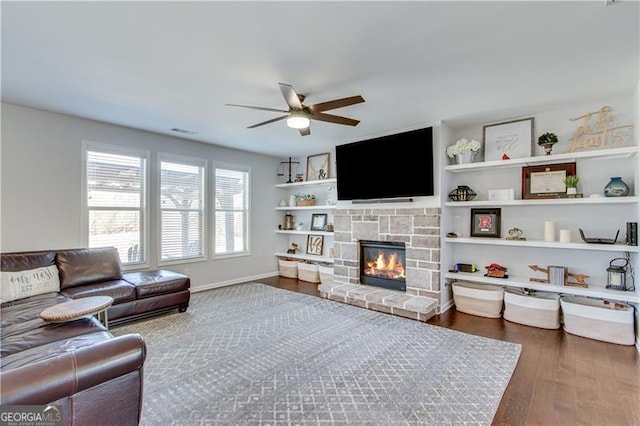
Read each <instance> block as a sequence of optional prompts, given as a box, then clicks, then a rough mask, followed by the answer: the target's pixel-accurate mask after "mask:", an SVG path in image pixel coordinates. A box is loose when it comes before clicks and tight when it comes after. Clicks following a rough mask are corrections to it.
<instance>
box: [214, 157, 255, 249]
mask: <svg viewBox="0 0 640 426" xmlns="http://www.w3.org/2000/svg"><path fill="white" fill-rule="evenodd" d="M248 224H249V170H248V168H247V167H236V166H229V165H216V167H215V249H214V253H215V254H216V255H232V254H242V253H248V251H249V248H248V241H249V236H248V234H249V231H248V229H249V225H248Z"/></svg>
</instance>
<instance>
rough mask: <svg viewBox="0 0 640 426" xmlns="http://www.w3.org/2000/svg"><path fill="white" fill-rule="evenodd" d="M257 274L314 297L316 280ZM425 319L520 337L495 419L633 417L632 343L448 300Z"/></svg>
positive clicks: (561, 421)
mask: <svg viewBox="0 0 640 426" xmlns="http://www.w3.org/2000/svg"><path fill="white" fill-rule="evenodd" d="M260 282H263V283H265V284H269V285H272V286H274V287H278V288H282V289H286V290H291V291H296V292H300V293H305V294H310V295H314V296H318V297H320V294H319V292H318V289H317V284H312V283H307V282H304V281H298V280H296V279H291V278H283V277H272V278H267V279H264V280H260ZM336 303H337V302H336ZM429 324H433V325H437V326H441V327H446V328H450V329H453V330H458V331H462V332H464V333H469V334H475V335H478V336H485V337H489V338H493V339H499V340H503V341H507V342H514V343H520V344H521V345H522V353H521V355H520V359H519V360H518V365H517V367H516V370H515V372H514V374H513V376H512V378H511V381H510V382H509V386H508V387H507V389H506V392H505V394H504V396H503V397H502V401H501V403H500V407H499V408H498V411H497V413H496V416H495V418H494V422H493V424H494V425H545V426H550V425H607V426H614V425H616V426H617V425H621V426H623V425H624V426H626V425H629V426H632V425H640V354H639V353H638V351H637V349H636V347H635V346H621V345H616V344H612V343H605V342H599V341H597V340H592V339H586V338H583V337H578V336H574V335H571V334H568V333H566V332H564V331H563V330H562V329H560V330H545V329H540V328H535V327H528V326H524V325H520V324H515V323H511V322H508V321H505V320H503V319H501V318H498V319H492V318H483V317H478V316H474V315H467V314H464V313H460V312H457V311H456V310H455V308H452V309H449V310H448V311H447V312H445V313H443V314H441V315H437V316H435V317H433V318H431V320H429Z"/></svg>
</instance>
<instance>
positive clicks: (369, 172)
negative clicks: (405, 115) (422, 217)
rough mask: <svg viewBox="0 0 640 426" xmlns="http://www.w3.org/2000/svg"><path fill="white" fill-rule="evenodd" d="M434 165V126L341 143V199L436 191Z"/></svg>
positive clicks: (338, 155)
mask: <svg viewBox="0 0 640 426" xmlns="http://www.w3.org/2000/svg"><path fill="white" fill-rule="evenodd" d="M433 167H434V164H433V130H432V128H431V127H426V128H422V129H417V130H411V131H407V132H403V133H397V134H393V135H388V136H382V137H378V138H374V139H367V140H363V141H359V142H353V143H348V144H344V145H338V146H336V175H337V181H338V183H337V189H338V200H384V199H393V198H408V197H418V196H431V195H434V182H433V181H434V170H433Z"/></svg>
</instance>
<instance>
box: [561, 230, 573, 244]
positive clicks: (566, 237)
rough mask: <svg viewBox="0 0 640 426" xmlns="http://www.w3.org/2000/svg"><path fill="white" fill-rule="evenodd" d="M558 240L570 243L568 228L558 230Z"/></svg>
mask: <svg viewBox="0 0 640 426" xmlns="http://www.w3.org/2000/svg"><path fill="white" fill-rule="evenodd" d="M560 242H561V243H570V242H571V231H570V230H568V229H561V230H560Z"/></svg>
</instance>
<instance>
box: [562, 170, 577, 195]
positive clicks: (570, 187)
mask: <svg viewBox="0 0 640 426" xmlns="http://www.w3.org/2000/svg"><path fill="white" fill-rule="evenodd" d="M578 182H580V176H577V175H569V176H567V177H566V178H565V179H564V184H565V185H567V195H576V193H577V192H578V189H577V188H578Z"/></svg>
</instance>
